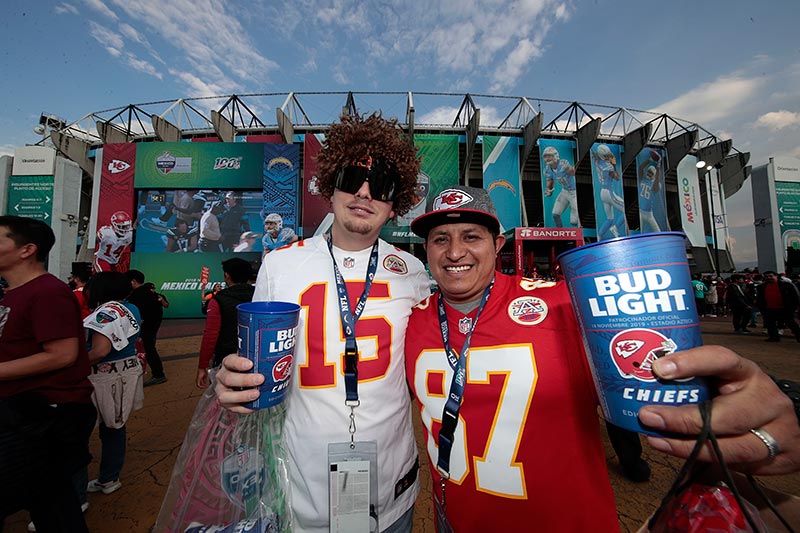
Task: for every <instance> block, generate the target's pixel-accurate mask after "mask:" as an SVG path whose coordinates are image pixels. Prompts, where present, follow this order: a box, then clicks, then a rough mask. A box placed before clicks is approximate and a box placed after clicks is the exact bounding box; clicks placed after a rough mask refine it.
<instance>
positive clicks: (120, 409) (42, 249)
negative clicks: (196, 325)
mask: <svg viewBox="0 0 800 533" xmlns="http://www.w3.org/2000/svg"><path fill="white" fill-rule="evenodd" d="M54 244H55V235H54V234H53V231H52V229H51V228H50V227H49V226H48V225H47V224H46V223H44V222H42V221H39V220H35V219H31V218H25V217H17V216H0V276H1V277H2V278H3V279H4V280H5V282H6V283H7V286H6V288H5V290H4V291H3V293H2V294H0V529H2V522H3V521H4V519H5V517H6V516H8V515H10V514H13V513H15V512H17V511H19V510H22V509H26V510H28V511H29V512H30V516H31V523H30V524H28V530H29V531H45V532H51V531H52V532H82V531H87V528H86V523H85V521H84V519H83V514H82V513H83V512H84V511H86V509H87V507H88V505H89V503H88V500H87V497H86V494H87V492H101V493H103V494H111V493H113V492H115V491H117V490H119V488H120V487H121V486H122V482H121V480H120V477H121V476H120V474H121V471H122V467H123V464H124V461H125V448H126V444H127V435H126V432H125V425H126V422H127V420H128V418H129V417H130V416H131V413H132V411H133V410H135V409H139V408H141V407H142V402H143V398H144V391H143V387H145V386H148V385H155V384H158V383H163V382H164V381H166V376H165V375H164V374H163V365H162V364H161V359H160V357H159V354H158V351H157V350H156V336H157V333H158V328H159V326H160V324H161V318H162V310H163V308H164V307H166V306H168V305H169V302H168V301H167V299H166V298H165V297H164V295H163V294H158V293H156V291H155V287H154V286H153V285H152V284H151V283H145V278H144V274H142V272H140V271H138V270H130V271H128V272H127V273H122V272H99V273H96V274H94V275H91V274H90V272H89V269H88V268H86V269H81V270H79V271H76V272H73V273H72V275H71V276H70V277H69V285H67V284H66V283H64V282H63V281H60V280H59V279H57V278H56V277H55V276H53V275H51V274H49V273H48V272H47V270H46V268H45V260H46V258H47V255H48V253H49V252H50V250H51V249H52V247H53V245H54ZM140 338H141V339H142V340H143V341H144V343H143V344H144V347H143V349H144V351H145V353H146V359H147V361H148V364H149V366H150V368H151V369H152V372H153V377H151V378H150V380H148V381H144V379H143V375H144V369H143V365H142V364H141V363H140V358H139V356H138V353H139V350H138V348H137V341H138V340H139V339H140ZM95 423H98V425H99V437H100V441H101V450H102V451H101V457H100V463H99V475H98V477H97V478H95V479H92V480H89V479H88V468H87V467H88V465H89V463H90V461H91V455H90V453H89V437H90V435H91V433H92V430H93V428H94V426H95Z"/></svg>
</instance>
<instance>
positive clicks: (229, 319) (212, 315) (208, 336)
mask: <svg viewBox="0 0 800 533" xmlns="http://www.w3.org/2000/svg"><path fill="white" fill-rule="evenodd" d="M222 272H223V273H224V276H225V284H226V285H227V287H226V288H224V289H222V290H221V291H219V292H217V293H216V294H215V295H214V296H213V297H212V298H211V300H209V302H208V313H207V315H206V325H205V328H204V329H203V340H202V342H201V344H200V359H199V362H198V368H197V380H196V381H195V383H196V384H197V387H198V388H200V389H205V388H206V387H208V386H209V384H210V381H209V379H208V371H209V369H210V368H216V367H219V366H220V365H221V364H222V359H223V358H224V357H225V356H226V355H228V354H231V353H236V351H237V350H238V349H239V342H238V336H237V328H238V320H237V317H238V315H237V312H236V306H237V305H239V304H241V303H245V302H249V301H251V300H252V299H253V291H254V287H253V286H252V285H250V284H249V283H248V282H249V281H250V276H251V275H252V272H253V269H252V267H251V266H250V263H248V262H247V261H245V260H244V259H240V258H238V257H234V258H232V259H228V260H226V261H223V262H222Z"/></svg>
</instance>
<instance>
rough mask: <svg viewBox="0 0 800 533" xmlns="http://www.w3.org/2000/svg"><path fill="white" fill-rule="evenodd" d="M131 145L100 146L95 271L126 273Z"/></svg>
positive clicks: (133, 156) (132, 166) (133, 161)
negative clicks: (101, 164)
mask: <svg viewBox="0 0 800 533" xmlns="http://www.w3.org/2000/svg"><path fill="white" fill-rule="evenodd" d="M137 146H138V145H136V144H133V143H122V144H106V145H104V146H103V167H102V170H101V172H100V193H99V195H98V196H99V198H98V200H97V218H96V219H95V220H96V221H97V226H96V229H97V239H96V241H95V252H94V266H93V270H94V271H95V272H127V270H128V268H129V263H130V252H131V249H130V246H131V243H132V242H133V228H134V220H133V217H132V216H131V214H132V213H133V212H134V211H133V206H134V191H133V184H134V173H135V169H136V148H137Z"/></svg>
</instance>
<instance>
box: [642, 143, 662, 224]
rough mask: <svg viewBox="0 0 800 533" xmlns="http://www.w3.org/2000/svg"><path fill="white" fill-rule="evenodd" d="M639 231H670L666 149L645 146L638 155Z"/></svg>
mask: <svg viewBox="0 0 800 533" xmlns="http://www.w3.org/2000/svg"><path fill="white" fill-rule="evenodd" d="M636 181H637V190H638V191H639V233H658V232H659V231H669V221H668V219H667V195H666V188H665V187H664V149H663V148H651V147H648V146H645V147H644V148H642V150H641V151H640V152H639V153H638V154H637V155H636Z"/></svg>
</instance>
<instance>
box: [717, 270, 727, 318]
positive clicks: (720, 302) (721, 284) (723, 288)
mask: <svg viewBox="0 0 800 533" xmlns="http://www.w3.org/2000/svg"><path fill="white" fill-rule="evenodd" d="M716 282H717V316H723V317H727V316H728V298H727V296H728V283H727V282H726V281H725V280H724V279H722V276H717V279H716Z"/></svg>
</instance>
